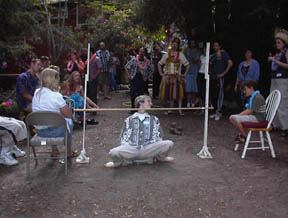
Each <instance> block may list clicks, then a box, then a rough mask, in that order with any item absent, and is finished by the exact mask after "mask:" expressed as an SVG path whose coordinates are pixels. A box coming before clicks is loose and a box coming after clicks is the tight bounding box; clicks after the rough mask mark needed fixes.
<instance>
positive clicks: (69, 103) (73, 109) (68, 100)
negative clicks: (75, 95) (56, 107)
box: [63, 96, 76, 119]
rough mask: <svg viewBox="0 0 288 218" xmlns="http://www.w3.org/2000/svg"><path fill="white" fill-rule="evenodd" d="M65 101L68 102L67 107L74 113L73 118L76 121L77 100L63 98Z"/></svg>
mask: <svg viewBox="0 0 288 218" xmlns="http://www.w3.org/2000/svg"><path fill="white" fill-rule="evenodd" d="M63 98H64V100H65V101H66V104H67V106H68V107H69V109H70V110H71V111H72V116H73V119H75V107H76V106H75V105H76V104H75V100H74V99H72V98H69V97H68V96H63Z"/></svg>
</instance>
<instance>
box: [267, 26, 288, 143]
mask: <svg viewBox="0 0 288 218" xmlns="http://www.w3.org/2000/svg"><path fill="white" fill-rule="evenodd" d="M275 41H276V49H277V54H276V55H275V56H272V55H270V56H269V58H268V60H269V61H271V62H272V80H271V88H270V91H271V92H272V91H273V90H275V89H278V90H279V91H280V93H281V102H280V105H279V108H278V110H277V114H276V116H275V119H274V121H273V126H274V127H275V128H279V129H281V130H282V131H283V132H282V134H281V136H283V137H285V136H287V135H288V50H287V46H288V32H287V31H286V30H277V31H276V33H275Z"/></svg>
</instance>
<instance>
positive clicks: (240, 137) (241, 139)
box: [239, 135, 246, 143]
mask: <svg viewBox="0 0 288 218" xmlns="http://www.w3.org/2000/svg"><path fill="white" fill-rule="evenodd" d="M245 141H246V137H245V136H243V135H240V136H239V142H240V143H245Z"/></svg>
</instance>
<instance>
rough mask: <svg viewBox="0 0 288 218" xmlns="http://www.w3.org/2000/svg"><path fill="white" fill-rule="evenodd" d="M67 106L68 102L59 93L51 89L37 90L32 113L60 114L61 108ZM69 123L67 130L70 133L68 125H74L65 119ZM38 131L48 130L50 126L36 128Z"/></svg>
mask: <svg viewBox="0 0 288 218" xmlns="http://www.w3.org/2000/svg"><path fill="white" fill-rule="evenodd" d="M65 106H67V104H66V101H65V100H64V99H63V96H62V95H61V94H60V93H59V92H54V91H52V90H51V89H48V88H45V87H43V88H42V90H41V91H40V89H36V91H35V93H34V96H33V99H32V111H33V112H36V111H51V112H58V113H61V112H60V108H63V107H65ZM65 120H66V122H67V129H68V131H69V132H70V127H69V125H68V123H70V124H71V123H72V124H73V122H72V119H70V118H65ZM35 127H36V129H46V128H48V127H49V126H35Z"/></svg>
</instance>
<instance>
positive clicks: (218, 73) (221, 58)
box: [210, 41, 233, 120]
mask: <svg viewBox="0 0 288 218" xmlns="http://www.w3.org/2000/svg"><path fill="white" fill-rule="evenodd" d="M213 48H214V51H215V53H214V54H212V56H211V57H210V63H211V89H210V96H211V101H212V104H213V106H214V107H215V108H216V113H215V114H213V115H211V116H210V118H214V119H215V120H220V118H221V115H222V114H221V110H222V106H223V100H224V76H225V75H226V74H227V73H228V72H229V70H230V68H231V67H232V65H233V62H232V60H231V58H230V56H229V54H228V53H227V52H226V51H225V50H223V49H222V47H221V43H220V42H219V41H216V42H214V46H213Z"/></svg>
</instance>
